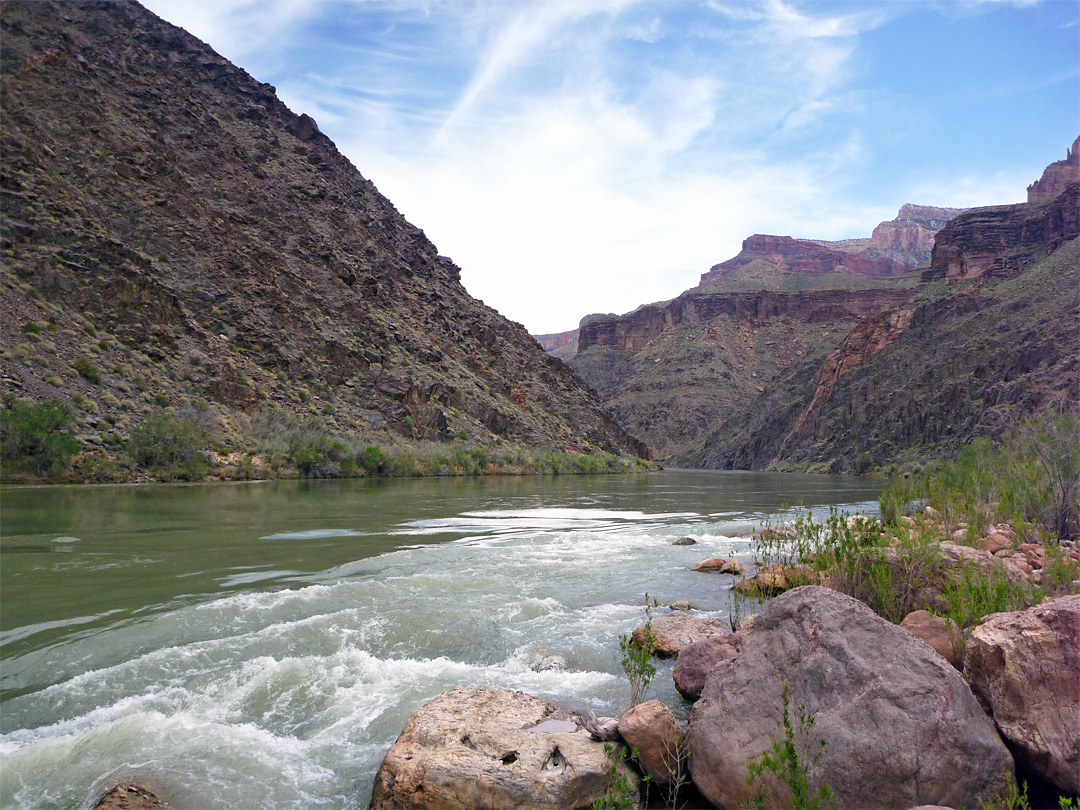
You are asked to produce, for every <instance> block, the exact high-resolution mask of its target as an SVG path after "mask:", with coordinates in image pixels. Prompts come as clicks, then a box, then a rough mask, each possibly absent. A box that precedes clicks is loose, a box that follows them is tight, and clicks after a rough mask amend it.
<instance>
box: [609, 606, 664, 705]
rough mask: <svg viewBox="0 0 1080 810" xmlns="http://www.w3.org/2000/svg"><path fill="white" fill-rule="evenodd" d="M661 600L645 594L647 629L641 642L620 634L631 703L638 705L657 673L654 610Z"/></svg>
mask: <svg viewBox="0 0 1080 810" xmlns="http://www.w3.org/2000/svg"><path fill="white" fill-rule="evenodd" d="M658 604H659V602H658V601H657V600H656V599H650V598H649V595H648V594H645V630H644V632H643V633H642V638H641V643H640V644H639V643H637V642H636V641H634V639H633V638H631V636H629V635H627V634H626V633H620V634H619V652H621V653H622V659H621V660H620V663H621V664H622V668H623V672H625V673H626V677H627V679H628V680H629V681H630V705H631V706H636V705H638V704H639V703H641V701H642V700H643V699H644V698H645V691H646V690H647V689H648V688H649V683H650V682H651V681H652V679H653V677H654V676H655V675H656V665H655V664H653V662H652V658H653V656H654V655H655V654H656V634H655V633H654V632H653V629H652V610H653V608H654V607H656V606H657V605H658Z"/></svg>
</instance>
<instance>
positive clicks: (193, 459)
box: [128, 413, 208, 480]
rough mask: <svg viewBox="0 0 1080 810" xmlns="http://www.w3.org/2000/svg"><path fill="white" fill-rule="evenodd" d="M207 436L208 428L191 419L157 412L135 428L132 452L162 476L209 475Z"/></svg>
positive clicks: (191, 477) (135, 458)
mask: <svg viewBox="0 0 1080 810" xmlns="http://www.w3.org/2000/svg"><path fill="white" fill-rule="evenodd" d="M207 439H208V436H207V433H206V431H205V430H203V429H202V428H201V427H199V425H198V424H197V423H196V422H194V421H192V420H190V419H177V418H176V417H175V416H173V415H172V414H168V413H160V414H155V415H154V416H151V417H149V418H147V419H146V420H145V421H144V422H143V423H142V424H141V425H139V426H138V427H137V428H135V429H134V430H132V431H131V441H130V442H129V444H128V455H129V456H130V457H131V459H132V461H134V462H135V463H136V464H137V465H139V466H140V467H142V468H143V469H146V470H151V471H154V472H156V473H158V474H159V475H161V476H162V477H166V478H175V479H181V480H195V479H199V478H202V477H203V476H204V475H205V474H206V459H205V458H204V457H203V451H204V450H205V448H206V442H207Z"/></svg>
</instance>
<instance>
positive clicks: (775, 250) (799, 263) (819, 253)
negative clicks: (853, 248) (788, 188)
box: [700, 233, 909, 284]
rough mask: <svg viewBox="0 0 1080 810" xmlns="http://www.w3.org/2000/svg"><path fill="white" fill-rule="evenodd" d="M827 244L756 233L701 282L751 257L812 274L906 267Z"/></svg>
mask: <svg viewBox="0 0 1080 810" xmlns="http://www.w3.org/2000/svg"><path fill="white" fill-rule="evenodd" d="M827 244H828V243H822V242H817V241H813V240H810V239H793V238H792V237H790V236H773V235H770V234H764V233H755V234H754V235H753V236H748V237H746V239H744V240H743V243H742V250H740V251H739V254H738V255H737V256H735V257H734V258H732V259H728V260H727V261H725V262H721V263H720V264H715V265H713V266H712V267H710V268H709V270H708V271H707V272H705V273H703V274H702V276H701V282H700V283H701V284H707V283H708V282H710V281H712V280H714V279H717V278H720V277H721V276H723V275H725V274H726V273H729V272H731V271H732V270H735V269H736V268H739V267H742V266H743V265H745V264H750V262H753V261H763V262H766V263H768V264H772V265H775V266H776V267H779V268H780V269H781V270H784V271H787V272H789V273H811V274H814V275H820V274H822V273H831V272H833V271H835V270H841V269H842V270H847V271H848V272H851V273H854V274H855V275H858V276H872V277H877V276H894V275H897V274H899V273H903V272H904V271H905V270H907V269H909V268H907V267H905V266H904V265H902V264H900V263H899V262H896V261H893V260H892V259H885V258H872V257H869V256H862V255H860V254H858V253H849V252H847V251H845V250H838V249H834V248H832V247H827V246H826V245H827Z"/></svg>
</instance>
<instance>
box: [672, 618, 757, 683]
mask: <svg viewBox="0 0 1080 810" xmlns="http://www.w3.org/2000/svg"><path fill="white" fill-rule="evenodd" d="M745 635H746V633H745V632H744V631H743V630H742V629H740V630H739V631H738V632H736V633H729V634H728V635H725V636H710V637H709V638H705V639H702V640H701V641H695V642H694V643H693V644H687V645H686V646H685V647H683V648H682V649H681V650H679V659H678V660H677V661H676V662H675V671H674V672H672V673H671V677H672V678H673V679H674V680H675V688H676V689H678V690H679V694H680V695H682V696H683V697H684V698H686V699H687V700H697V699H698V698H699V697H701V690H702V689H703V688H704V687H705V681H706V679H707V678H708V677H709V674H710V673H711V672H712V671H713V668H714V667H715V666H716V665H717V664H719V663H720V662H721V661H726V660H728V659H729V658H734V657H735V656H736V655H738V654H739V646H740V645H741V644H742V640H743V637H744V636H745Z"/></svg>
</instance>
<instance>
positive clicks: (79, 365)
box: [73, 357, 101, 385]
mask: <svg viewBox="0 0 1080 810" xmlns="http://www.w3.org/2000/svg"><path fill="white" fill-rule="evenodd" d="M73 367H74V369H75V370H76V371H77V372H79V376H80V377H82V378H83V379H84V380H86V381H87V382H88V383H93V384H94V385H98V384H99V383H100V382H101V372H100V371H98V370H97V367H96V366H95V365H94V364H93V363H92V362H90V360H89V358H86V357H80V358H79V359H78V360H76V361H75V363H74V365H73Z"/></svg>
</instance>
